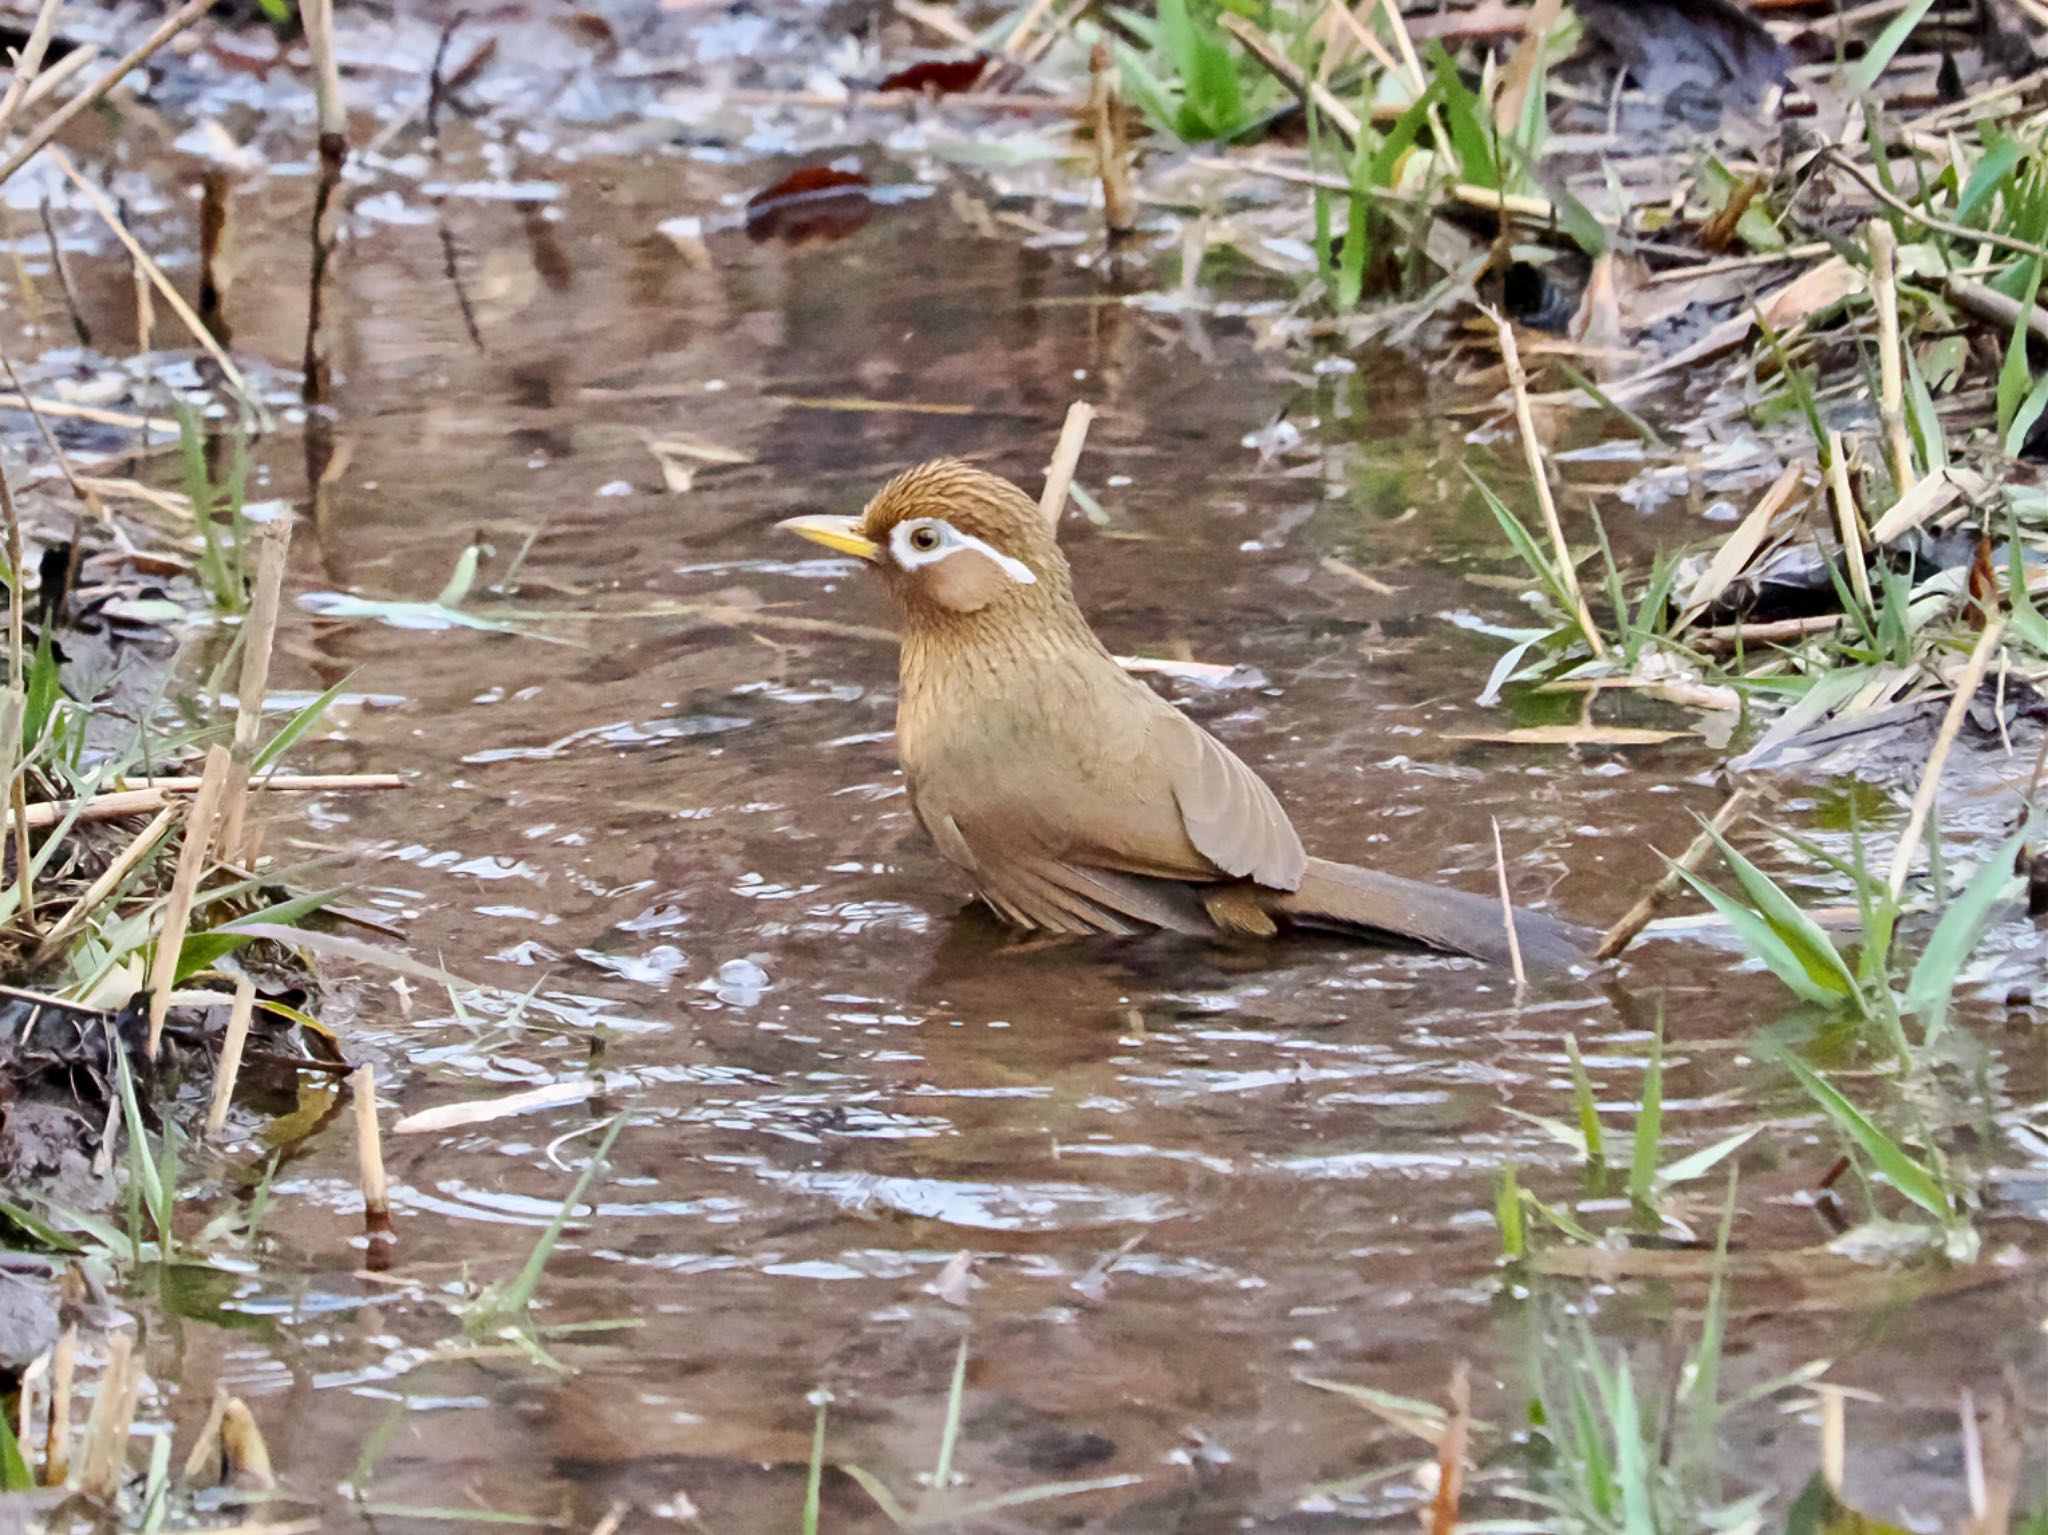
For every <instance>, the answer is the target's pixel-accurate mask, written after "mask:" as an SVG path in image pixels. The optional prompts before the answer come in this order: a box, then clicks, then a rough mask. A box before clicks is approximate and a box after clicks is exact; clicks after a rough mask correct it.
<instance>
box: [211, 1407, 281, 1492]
mask: <svg viewBox="0 0 2048 1535" xmlns="http://www.w3.org/2000/svg"><path fill="white" fill-rule="evenodd" d="M220 1458H221V1472H222V1477H221V1479H222V1481H223V1482H225V1483H226V1485H228V1486H229V1487H232V1488H234V1489H235V1490H236V1491H238V1492H271V1491H274V1490H275V1489H276V1487H277V1477H276V1476H275V1475H274V1474H273V1473H272V1471H271V1469H270V1446H269V1445H267V1444H265V1443H264V1442H263V1430H262V1429H260V1428H258V1427H257V1426H256V1415H255V1414H254V1413H252V1412H250V1411H249V1404H248V1403H247V1402H244V1401H243V1400H242V1399H241V1398H240V1397H238V1396H231V1397H229V1398H228V1399H227V1410H226V1411H225V1412H224V1413H223V1414H222V1415H221V1422H220Z"/></svg>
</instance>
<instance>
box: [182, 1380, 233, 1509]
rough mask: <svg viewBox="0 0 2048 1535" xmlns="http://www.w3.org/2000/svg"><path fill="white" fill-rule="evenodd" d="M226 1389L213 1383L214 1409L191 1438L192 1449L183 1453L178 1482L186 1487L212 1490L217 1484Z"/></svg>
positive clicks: (226, 1405)
mask: <svg viewBox="0 0 2048 1535" xmlns="http://www.w3.org/2000/svg"><path fill="white" fill-rule="evenodd" d="M227 1411H228V1388H227V1387H226V1386H223V1385H220V1384H218V1383H216V1384H215V1385H214V1388H213V1405H212V1406H211V1407H209V1408H207V1410H206V1421H205V1422H204V1423H202V1424H200V1426H199V1432H198V1433H197V1434H195V1435H194V1436H193V1438H192V1448H191V1449H190V1450H188V1451H186V1452H185V1469H184V1472H183V1474H182V1477H181V1480H183V1482H184V1483H185V1485H186V1486H187V1487H213V1486H217V1485H219V1482H220V1424H221V1419H223V1418H224V1417H226V1416H227Z"/></svg>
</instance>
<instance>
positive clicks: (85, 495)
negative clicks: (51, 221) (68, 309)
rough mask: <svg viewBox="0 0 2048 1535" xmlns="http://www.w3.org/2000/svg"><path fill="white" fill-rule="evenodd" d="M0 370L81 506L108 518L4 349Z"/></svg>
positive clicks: (0, 360) (93, 513)
mask: <svg viewBox="0 0 2048 1535" xmlns="http://www.w3.org/2000/svg"><path fill="white" fill-rule="evenodd" d="M44 206H45V207H48V206H49V204H47V203H45V204H44ZM65 292H66V294H67V295H68V294H69V292H70V288H69V285H68V284H67V285H66V289H65ZM0 370H4V371H5V372H6V374H7V382H8V383H10V384H12V385H13V386H14V392H15V394H16V395H18V396H19V397H20V399H21V402H22V404H24V405H26V406H27V407H28V414H29V419H30V420H31V421H33V422H34V423H35V426H36V431H37V432H38V433H39V434H40V435H41V437H42V439H43V446H44V447H46V448H48V449H49V450H50V456H51V457H52V458H54V459H55V460H56V461H57V472H58V473H59V474H61V475H63V476H64V483H65V484H67V485H69V486H70V487H71V493H72V494H73V495H74V496H76V497H78V500H79V503H80V504H81V505H82V506H84V508H85V509H86V511H87V512H89V513H91V514H92V516H93V517H95V518H103V517H105V516H106V508H105V507H103V506H101V505H100V500H99V497H97V496H95V495H94V494H93V493H92V492H91V491H89V490H87V489H86V488H85V485H84V484H83V483H82V482H81V481H80V480H79V478H78V472H77V471H76V470H75V469H73V468H72V467H71V455H70V454H69V453H66V452H65V451H64V445H63V444H62V443H60V442H58V441H57V436H56V434H55V433H54V432H52V431H51V430H50V424H49V423H48V422H47V421H45V420H44V419H43V413H42V412H41V411H40V410H38V409H37V408H36V402H35V398H34V397H33V396H32V395H30V394H29V392H28V390H27V389H26V388H24V387H23V385H22V382H21V375H20V374H19V373H16V372H15V371H14V359H13V358H12V357H10V356H8V355H7V352H6V349H5V348H0Z"/></svg>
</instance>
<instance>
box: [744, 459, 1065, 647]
mask: <svg viewBox="0 0 2048 1535" xmlns="http://www.w3.org/2000/svg"><path fill="white" fill-rule="evenodd" d="M779 526H781V527H783V528H786V529H788V530H789V531H790V532H792V533H795V534H798V535H800V536H801V537H804V538H808V539H810V540H811V542H813V543H817V544H823V545H824V546H825V547H826V548H828V549H836V550H838V551H839V552H840V553H842V554H851V555H855V556H857V557H859V558H860V559H863V560H866V561H868V562H869V563H870V564H872V565H873V566H875V568H876V569H878V570H879V571H880V572H881V573H882V576H883V578H884V579H885V580H886V581H887V583H888V586H889V594H890V596H891V597H893V598H894V599H895V601H896V605H897V608H898V610H899V611H900V612H901V613H902V614H903V617H904V619H905V621H906V622H907V623H911V624H917V623H920V622H933V623H944V622H946V621H948V620H950V619H957V618H959V617H962V616H964V615H967V614H977V613H984V612H986V613H987V614H989V615H990V616H995V615H998V614H1002V613H1008V612H1013V611H1014V612H1017V613H1023V612H1028V611H1040V612H1043V611H1046V610H1048V609H1058V608H1060V607H1061V606H1063V605H1068V604H1070V603H1071V600H1072V599H1071V597H1070V596H1069V588H1068V583H1067V561H1066V557H1065V556H1064V555H1062V554H1061V553H1060V549H1059V544H1058V542H1057V541H1056V540H1055V539H1054V537H1053V529H1052V525H1051V523H1050V522H1049V521H1048V519H1047V518H1046V517H1045V515H1044V514H1043V513H1042V512H1040V511H1039V509H1038V506H1037V504H1036V503H1035V502H1034V501H1032V499H1031V498H1030V497H1029V496H1027V495H1025V494H1024V492H1023V491H1021V490H1019V489H1018V488H1017V487H1016V486H1014V485H1012V484H1011V483H1010V482H1009V481H1008V480H1004V479H999V478H998V477H997V476H995V475H992V474H989V473H987V472H985V471H983V470H980V469H976V468H974V467H973V466H972V465H969V464H963V463H961V462H960V461H959V460H958V459H938V460H936V461H935V462H933V463H929V464H923V465H920V466H919V467H917V468H915V469H910V470H906V471H905V472H904V473H902V474H899V475H898V476H896V478H895V479H893V480H891V481H890V482H889V483H888V484H887V485H884V486H883V487H882V489H881V491H880V493H879V494H877V495H876V496H875V498H874V499H873V500H872V501H870V502H869V503H868V504H867V510H866V511H864V512H862V513H861V515H860V516H858V517H828V516H810V517H791V518H789V519H788V520H787V521H785V522H783V523H780V524H779Z"/></svg>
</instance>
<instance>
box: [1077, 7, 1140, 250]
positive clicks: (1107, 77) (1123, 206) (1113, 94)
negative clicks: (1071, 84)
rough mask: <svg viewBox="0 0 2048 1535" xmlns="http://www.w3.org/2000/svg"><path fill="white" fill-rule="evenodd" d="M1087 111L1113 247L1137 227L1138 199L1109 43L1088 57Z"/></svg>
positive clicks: (1104, 210) (1098, 177)
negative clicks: (1091, 124)
mask: <svg viewBox="0 0 2048 1535" xmlns="http://www.w3.org/2000/svg"><path fill="white" fill-rule="evenodd" d="M1088 74H1089V81H1088V86H1089V89H1088V111H1089V116H1090V118H1091V119H1092V121H1093V124H1094V129H1095V174H1096V177H1097V179H1098V180H1100V181H1101V183H1102V223H1103V227H1104V229H1105V230H1106V231H1107V234H1108V239H1109V243H1110V244H1111V245H1115V244H1116V243H1117V241H1119V240H1121V239H1122V238H1123V237H1124V236H1125V235H1128V234H1129V233H1130V232H1131V231H1132V230H1133V229H1136V228H1137V227H1138V199H1137V197H1136V195H1135V194H1134V193H1133V192H1132V190H1131V148H1130V145H1129V144H1127V143H1125V142H1124V125H1123V101H1122V98H1121V97H1120V96H1119V95H1118V93H1117V72H1116V61H1115V60H1114V59H1113V58H1111V56H1110V52H1109V44H1107V43H1097V44H1096V45H1095V46H1094V48H1092V49H1091V50H1090V51H1089V54H1088Z"/></svg>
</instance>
